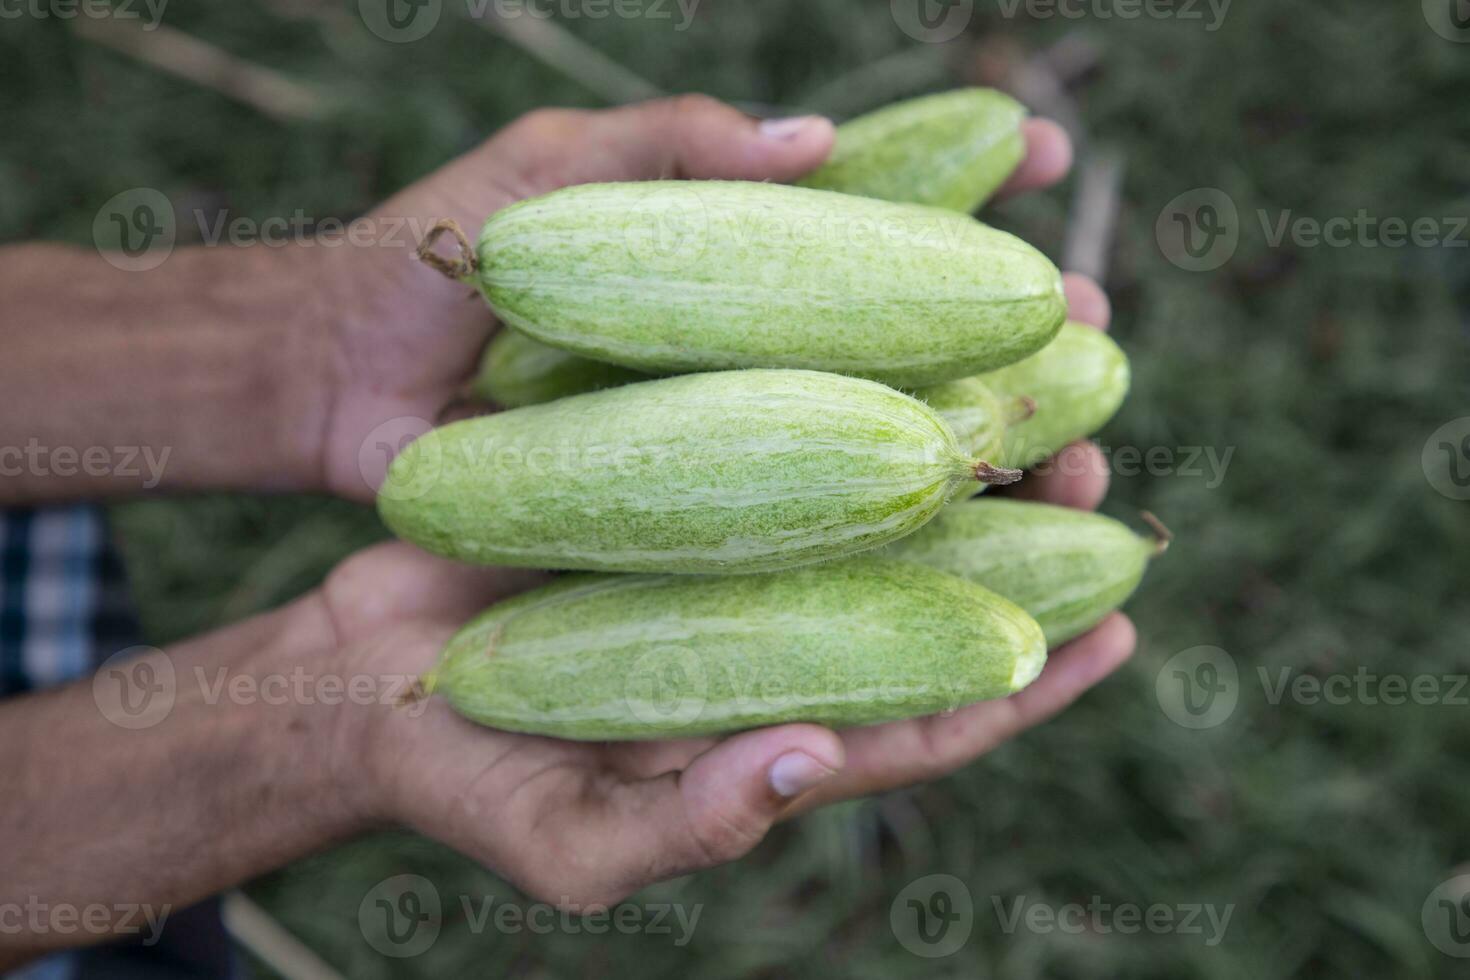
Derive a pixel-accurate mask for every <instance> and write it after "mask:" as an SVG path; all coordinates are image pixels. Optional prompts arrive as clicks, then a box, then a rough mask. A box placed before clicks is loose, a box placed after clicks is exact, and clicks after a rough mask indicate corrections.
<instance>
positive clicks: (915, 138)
mask: <svg viewBox="0 0 1470 980" xmlns="http://www.w3.org/2000/svg"><path fill="white" fill-rule="evenodd" d="M1025 118H1026V107H1025V106H1023V105H1021V104H1020V103H1019V102H1017V101H1016V100H1015V99H1012V98H1011V97H1010V96H1008V95H1004V94H1002V93H1000V92H997V91H995V90H994V89H986V88H969V89H958V90H956V91H953V92H941V93H939V94H937V95H926V96H923V97H921V98H917V99H909V100H907V101H904V102H897V103H894V104H893V105H889V106H884V107H883V108H881V109H878V110H876V111H874V112H870V113H868V114H866V115H863V116H859V117H858V118H856V119H853V120H851V121H849V122H845V123H843V124H842V125H841V126H838V127H837V140H836V143H835V145H834V146H833V149H832V155H831V156H830V157H829V158H828V160H827V162H826V163H825V164H823V165H822V166H821V167H820V168H818V169H817V170H816V171H814V172H812V173H810V174H808V175H807V176H806V177H805V178H803V179H802V181H801V185H802V186H803V187H817V188H822V189H825V190H833V191H841V192H843V193H844V194H862V195H864V196H866V197H877V198H882V199H883V200H885V201H908V202H911V203H914V204H928V205H932V206H934V207H941V208H948V209H950V210H952V211H961V212H964V213H966V214H969V213H971V212H973V211H975V210H976V209H978V208H979V207H980V205H982V204H984V203H985V202H986V201H987V200H989V198H990V195H991V194H993V193H995V191H996V189H997V188H999V187H1000V185H1001V184H1003V183H1005V181H1006V178H1008V177H1009V176H1010V175H1011V174H1012V173H1013V172H1014V171H1015V169H1016V167H1017V166H1018V165H1019V164H1020V162H1021V160H1022V159H1023V158H1024V157H1025V155H1026V141H1025V138H1024V137H1023V136H1022V135H1021V123H1022V121H1024V120H1025Z"/></svg>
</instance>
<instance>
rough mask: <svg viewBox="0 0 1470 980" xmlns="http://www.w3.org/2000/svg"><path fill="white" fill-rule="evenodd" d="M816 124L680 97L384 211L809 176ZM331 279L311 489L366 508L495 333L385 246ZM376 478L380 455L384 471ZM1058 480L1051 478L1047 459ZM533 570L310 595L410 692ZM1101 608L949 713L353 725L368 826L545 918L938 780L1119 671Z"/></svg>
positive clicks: (1097, 476)
mask: <svg viewBox="0 0 1470 980" xmlns="http://www.w3.org/2000/svg"><path fill="white" fill-rule="evenodd" d="M1025 135H1026V141H1027V156H1026V158H1025V161H1024V162H1023V164H1022V165H1021V167H1020V168H1019V169H1018V170H1017V172H1016V174H1015V175H1014V176H1013V177H1012V179H1011V180H1010V181H1009V182H1008V184H1007V185H1006V187H1005V188H1004V189H1003V193H1017V192H1021V191H1025V190H1030V189H1035V188H1039V187H1044V186H1047V185H1049V184H1052V183H1054V182H1056V181H1057V180H1059V179H1060V178H1061V177H1062V176H1064V175H1065V173H1066V171H1067V169H1068V167H1069V165H1070V162H1071V147H1070V144H1069V143H1068V141H1067V138H1066V136H1065V134H1064V133H1063V132H1062V131H1061V130H1060V129H1059V128H1058V127H1057V126H1055V125H1054V124H1052V123H1049V122H1046V121H1044V120H1031V121H1029V122H1027V123H1026V128H1025ZM831 141H832V128H831V124H830V123H829V122H827V121H826V120H824V119H820V118H815V117H807V118H799V119H791V120H782V121H779V122H777V123H768V124H762V123H760V122H758V121H756V120H753V119H750V118H748V117H746V116H745V115H743V114H741V113H739V112H738V111H736V110H734V109H732V108H730V107H729V106H726V105H723V104H721V103H718V102H715V101H713V100H710V99H706V98H701V97H683V98H678V99H673V100H667V101H660V102H652V103H647V104H643V105H637V106H632V107H628V108H622V109H615V110H610V111H605V112H580V111H565V110H550V111H541V112H536V113H533V114H531V115H529V116H526V117H525V118H523V119H521V120H519V121H518V122H516V123H514V124H512V125H511V126H509V127H507V128H506V129H505V130H503V131H502V132H500V133H499V134H497V135H496V136H495V137H493V138H492V139H491V140H489V141H488V142H487V143H485V144H484V145H483V146H481V147H480V148H478V149H477V150H475V151H473V152H471V153H469V154H467V155H466V156H464V157H462V158H460V159H458V160H456V161H454V162H453V163H451V164H449V165H448V166H447V167H445V168H444V169H442V170H440V171H439V172H437V173H435V174H433V175H431V176H430V177H428V178H426V179H424V180H423V181H421V182H420V183H419V184H416V185H415V186H413V187H411V188H410V189H408V190H407V191H405V192H403V193H402V194H400V195H398V196H397V197H395V198H393V199H392V200H390V201H388V202H387V203H385V204H384V205H383V206H382V208H380V209H379V211H378V212H377V214H378V215H379V216H381V217H385V218H386V217H410V218H414V219H416V220H418V221H419V222H420V223H421V226H427V223H429V222H431V221H432V220H434V219H437V218H440V217H452V218H454V219H455V220H457V221H458V222H459V223H460V224H461V225H463V226H464V227H466V228H474V227H478V225H479V223H480V222H482V221H483V220H484V219H485V217H486V216H488V215H489V214H491V213H492V212H494V211H495V210H497V209H498V208H502V207H505V206H506V205H508V204H511V203H513V202H515V201H517V200H520V199H523V198H526V197H530V196H534V195H537V194H541V193H545V192H547V191H550V190H553V189H555V188H558V187H562V186H567V185H570V184H576V183H585V182H590V181H608V180H643V179H654V178H726V179H748V180H774V181H789V180H792V179H795V178H797V177H799V176H800V175H802V174H803V173H805V172H806V171H808V170H810V169H812V168H813V167H815V166H817V165H818V164H819V163H821V162H822V160H823V159H824V158H825V157H826V155H827V153H828V152H829V150H830V147H831ZM352 263H353V266H352V268H350V269H346V268H344V269H343V270H341V271H340V272H339V273H338V274H337V275H338V278H337V280H336V281H337V283H338V287H337V288H339V289H340V290H341V291H342V293H341V302H342V303H343V304H344V309H345V310H346V315H345V317H344V318H343V320H342V321H341V325H340V328H339V337H338V348H339V362H340V363H339V365H338V371H339V378H338V380H337V383H336V388H335V390H334V395H333V408H332V412H331V415H330V419H331V421H330V424H329V425H328V430H327V438H326V445H327V451H326V456H325V464H324V465H325V469H326V472H327V474H328V481H329V485H330V486H332V487H333V489H335V490H336V491H337V492H339V493H342V494H344V495H346V496H349V497H357V498H362V497H365V496H367V495H368V493H369V492H370V490H371V487H372V485H373V479H374V475H373V474H372V473H371V472H365V467H364V456H363V452H362V447H363V445H364V442H365V440H367V439H368V435H369V433H371V432H372V431H373V430H374V429H375V428H377V427H379V426H381V425H382V424H383V423H384V422H385V421H386V420H388V419H391V418H394V417H400V416H409V417H417V418H422V419H429V420H432V419H435V418H438V417H439V416H440V415H441V413H443V412H444V410H445V409H446V407H447V406H449V405H450V404H451V403H452V402H453V401H454V400H455V398H456V393H457V392H458V391H459V389H460V387H461V386H462V384H463V382H464V381H465V380H466V378H467V377H468V376H469V375H470V374H471V373H472V371H473V370H474V367H475V361H476V357H477V354H478V352H479V350H480V348H481V347H482V345H483V344H484V342H485V340H486V338H487V337H488V335H489V333H490V331H491V330H492V329H493V326H494V321H493V318H492V317H491V315H490V313H489V312H488V310H487V309H486V308H485V306H484V304H483V303H482V302H481V301H480V300H479V298H478V297H476V296H473V295H470V294H469V292H468V291H467V290H463V289H458V288H453V287H447V286H446V284H445V282H444V281H443V280H442V279H441V278H440V277H438V276H436V275H433V274H432V273H431V272H430V271H429V270H427V269H425V268H423V267H422V266H421V265H419V264H417V263H414V262H411V261H409V260H408V257H407V253H406V252H405V251H404V250H400V249H374V250H372V251H371V252H370V253H369V254H368V255H367V256H366V257H364V256H363V255H362V254H357V255H353V256H352ZM1066 290H1067V296H1068V300H1069V304H1070V307H1071V316H1072V318H1073V319H1077V320H1081V321H1084V322H1088V323H1092V324H1094V325H1096V326H1098V327H1099V328H1104V329H1105V328H1106V326H1107V319H1108V305H1107V299H1106V297H1105V296H1104V295H1103V293H1102V291H1101V290H1100V289H1099V288H1098V287H1097V286H1096V284H1094V283H1092V282H1090V281H1089V280H1086V279H1083V278H1080V277H1074V276H1069V277H1067V280H1066ZM383 463H384V464H386V459H384V460H383ZM1062 464H1065V465H1062ZM1039 469H1040V470H1041V471H1042V473H1043V474H1044V475H1040V476H1036V477H1034V478H1032V479H1030V480H1028V481H1026V482H1025V483H1023V484H1022V485H1021V488H1020V489H1021V492H1022V493H1023V494H1025V495H1027V496H1030V497H1032V498H1035V499H1044V500H1049V501H1051V502H1054V503H1060V504H1065V505H1068V506H1076V507H1084V508H1089V509H1090V508H1092V507H1095V506H1096V505H1097V503H1098V502H1099V501H1100V500H1101V499H1102V497H1103V495H1104V493H1105V492H1106V489H1107V471H1106V468H1105V466H1104V465H1103V462H1102V457H1101V454H1100V453H1099V452H1098V450H1097V448H1096V447H1095V446H1093V445H1092V444H1090V443H1085V442H1083V443H1078V444H1075V445H1074V446H1071V447H1068V448H1067V449H1066V450H1065V451H1064V452H1063V454H1062V457H1061V458H1060V459H1059V460H1057V461H1053V463H1052V464H1051V465H1046V466H1043V467H1040V468H1039ZM541 579H542V576H540V575H539V574H538V573H532V572H523V571H514V570H506V569H474V568H467V567H464V566H460V565H455V564H453V563H450V562H446V561H442V560H440V559H437V558H433V557H431V556H428V555H425V554H423V553H422V552H419V551H417V550H416V549H414V548H412V547H410V546H408V545H404V544H389V545H384V546H381V547H379V548H375V549H372V550H370V551H367V552H364V553H362V554H360V555H358V556H356V557H354V558H352V559H350V560H349V561H348V562H346V563H345V564H344V565H343V566H341V567H340V568H339V569H338V570H337V571H336V572H335V573H334V574H333V575H332V576H331V578H330V579H329V580H328V582H327V583H326V585H325V586H324V589H323V592H322V599H323V601H324V602H325V603H326V606H327V608H328V610H329V612H330V617H331V620H332V622H333V624H334V626H335V629H336V632H337V638H338V645H339V647H340V648H341V650H342V651H343V654H342V655H343V656H344V657H346V658H347V659H348V660H349V663H348V665H347V666H348V667H349V668H350V669H352V670H371V671H374V672H380V673H389V674H400V675H401V674H410V675H416V674H418V673H420V672H422V671H424V670H426V669H428V667H429V666H430V665H431V664H432V662H433V660H434V658H435V656H436V654H437V652H438V650H439V649H440V648H441V646H442V645H443V643H444V641H445V640H446V639H447V638H448V637H449V636H450V635H451V634H452V633H453V632H454V630H455V629H457V628H458V627H459V626H460V625H461V624H463V623H464V622H465V621H466V620H467V619H468V618H470V617H471V616H472V615H474V614H475V613H477V612H478V611H480V610H481V609H483V608H484V607H485V606H487V605H489V604H490V603H492V602H493V601H495V600H496V599H498V598H502V597H504V596H506V595H509V594H512V593H514V592H517V591H521V590H523V589H525V588H527V587H529V586H531V585H534V584H536V583H537V582H538V581H540V580H541ZM1134 639H1135V637H1134V631H1133V627H1132V624H1131V623H1130V622H1129V621H1128V620H1127V618H1126V617H1124V616H1122V615H1120V614H1114V615H1112V616H1110V617H1109V618H1108V619H1106V620H1105V621H1104V622H1103V623H1102V624H1101V625H1099V626H1098V627H1097V628H1096V629H1095V630H1093V631H1092V632H1091V633H1089V634H1087V635H1085V636H1083V637H1080V638H1078V639H1076V640H1074V641H1072V642H1071V643H1069V644H1067V645H1066V646H1064V647H1062V648H1061V649H1059V650H1057V651H1055V652H1053V653H1052V655H1051V657H1050V660H1049V662H1048V664H1047V667H1046V669H1045V671H1043V673H1042V675H1041V676H1040V678H1038V679H1037V680H1036V681H1035V682H1034V683H1033V684H1032V685H1031V686H1030V687H1028V688H1026V689H1025V690H1023V691H1021V692H1019V693H1017V694H1015V695H1012V696H1011V697H1008V698H1005V699H1002V700H996V701H988V702H982V703H980V704H975V705H971V706H969V707H966V708H963V709H961V710H959V711H957V712H954V713H951V714H948V715H945V716H934V717H929V718H920V719H914V720H911V721H903V722H895V723H891V724H886V725H878V726H872V727H868V728H858V729H850V730H847V731H842V732H833V731H830V730H828V729H825V728H822V727H820V726H816V725H806V724H790V725H780V726H776V727H772V728H765V729H760V730H756V731H750V732H744V733H740V734H736V735H732V736H729V737H726V738H700V739H693V740H685V741H663V742H647V743H576V742H566V741H559V740H556V739H549V738H541V737H536V736H526V735H517V734H511V733H506V732H500V731H495V730H492V729H487V728H481V727H479V726H476V725H473V724H471V723H470V722H467V721H465V720H463V719H461V718H459V717H458V716H457V715H455V714H454V713H453V711H451V710H450V708H449V707H448V705H447V704H446V703H445V702H444V701H443V699H442V698H431V699H430V700H429V701H428V702H427V703H424V704H420V705H416V706H415V709H416V710H394V711H384V710H376V711H372V712H369V713H366V714H364V715H362V716H361V717H359V718H358V721H359V722H360V724H361V728H360V730H359V731H357V732H355V733H354V734H353V737H352V738H351V739H350V744H353V745H358V746H362V749H361V752H360V759H359V764H360V765H361V766H362V767H363V768H364V769H365V770H366V775H367V777H368V778H367V779H366V781H365V782H366V785H368V786H369V787H371V790H370V792H369V795H368V800H367V802H366V804H365V805H366V806H367V808H368V809H370V810H371V811H372V813H373V815H374V816H376V817H378V818H379V819H385V820H391V821H395V822H401V823H405V824H408V825H410V826H412V827H414V828H416V829H418V830H419V831H421V832H422V833H425V834H427V835H429V836H431V837H434V838H436V839H439V840H441V841H444V842H446V843H448V844H450V845H452V846H454V847H456V848H457V849H459V850H461V851H462V852H464V853H465V854H467V855H469V856H471V857H473V858H475V859H477V860H479V861H481V862H483V863H485V864H486V865H488V866H490V867H492V868H494V869H496V870H497V871H499V872H500V873H501V874H503V875H505V876H506V877H508V878H510V879H511V880H512V881H514V882H516V883H517V884H518V885H519V886H520V887H521V888H523V889H524V890H526V891H527V892H528V893H530V894H532V895H535V896H537V897H539V898H542V899H544V900H547V901H551V902H555V903H559V904H562V905H568V906H571V905H580V906H586V905H588V904H595V903H610V902H613V901H616V900H618V899H620V898H622V897H623V896H625V895H627V894H629V893H631V892H633V891H635V890H637V889H638V888H640V887H642V886H644V885H647V884H649V883H652V882H654V881H658V880H661V879H664V878H668V877H672V876H675V875H679V874H684V873H687V872H690V871H694V870H697V869H700V868H705V867H709V866H712V865H715V864H720V863H723V862H726V861H731V860H734V859H736V858H738V857H740V856H741V855H743V854H745V853H746V852H748V851H749V850H750V849H751V848H752V847H754V846H755V845H756V843H758V842H759V841H760V840H761V838H762V837H763V836H764V835H765V834H766V832H767V831H768V830H769V829H770V827H771V826H772V824H773V823H774V822H775V821H777V820H780V819H782V818H784V817H786V816H789V815H792V814H794V813H797V812H800V811H802V810H806V809H809V808H811V807H814V806H818V805H821V804H824V803H830V802H834V801H837V800H842V799H847V798H851V797H855V796H860V795H866V794H872V793H877V792H882V791H884V790H887V789H891V788H894V787H899V786H904V785H908V784H911V783H915V782H919V781H922V780H928V779H934V778H937V777H939V776H942V775H944V774H946V773H948V772H951V771H953V770H955V769H957V768H959V767H961V766H963V765H965V764H967V763H969V762H971V761H972V760H974V759H975V758H977V757H978V756H980V755H983V754H984V753H986V752H988V751H990V750H991V749H993V748H994V747H996V746H997V745H999V744H1000V743H1002V742H1004V741H1005V740H1007V739H1008V738H1010V737H1011V736H1013V735H1015V734H1017V733H1018V732H1021V731H1023V730H1025V729H1027V728H1029V727H1031V726H1032V725H1035V724H1037V723H1039V722H1041V721H1043V720H1045V719H1046V718H1049V717H1051V716H1052V715H1054V714H1055V713H1056V712H1058V711H1060V710H1061V709H1062V708H1064V707H1065V706H1066V705H1068V704H1069V703H1071V702H1072V701H1073V700H1074V699H1076V698H1077V697H1078V696H1079V695H1080V694H1082V693H1083V692H1084V691H1086V690H1087V689H1088V688H1089V687H1091V686H1092V685H1093V684H1095V683H1097V682H1098V681H1099V680H1101V679H1102V678H1103V677H1105V676H1107V675H1108V674H1109V673H1111V672H1112V671H1113V670H1114V669H1116V668H1117V667H1118V666H1119V665H1120V664H1122V663H1123V662H1124V661H1125V660H1126V659H1127V658H1128V656H1129V655H1130V654H1131V652H1132V650H1133V646H1134Z"/></svg>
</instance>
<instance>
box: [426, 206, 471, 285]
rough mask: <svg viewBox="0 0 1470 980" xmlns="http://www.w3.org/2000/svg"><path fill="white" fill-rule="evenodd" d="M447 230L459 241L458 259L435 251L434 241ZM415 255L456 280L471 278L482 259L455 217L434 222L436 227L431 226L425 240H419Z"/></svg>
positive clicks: (432, 267) (442, 273)
mask: <svg viewBox="0 0 1470 980" xmlns="http://www.w3.org/2000/svg"><path fill="white" fill-rule="evenodd" d="M446 231H447V232H449V234H451V235H453V236H454V239H455V241H456V242H458V243H459V257H458V258H456V259H448V258H445V257H444V256H442V255H440V254H439V253H437V252H435V251H434V243H435V242H437V241H438V240H439V236H440V235H443V234H444V233H445V232H446ZM414 255H415V256H417V257H418V260H419V261H420V262H422V263H424V264H425V265H427V266H428V267H429V268H431V269H436V270H438V271H439V273H440V274H441V275H444V276H445V277H447V278H449V279H454V280H456V281H458V280H461V279H467V278H469V277H470V275H472V274H473V273H474V272H475V271H476V270H478V269H479V268H480V260H479V258H478V257H477V256H476V255H475V247H474V246H473V245H471V244H470V238H469V236H468V235H466V234H465V233H464V229H463V228H461V227H460V226H459V222H457V221H455V220H454V219H453V218H441V219H439V220H438V221H436V222H434V227H432V228H430V229H429V233H428V234H427V235H425V236H424V240H423V241H422V242H419V247H418V249H417V250H416V251H415V252H414Z"/></svg>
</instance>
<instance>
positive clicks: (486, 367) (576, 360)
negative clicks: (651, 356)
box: [470, 328, 649, 408]
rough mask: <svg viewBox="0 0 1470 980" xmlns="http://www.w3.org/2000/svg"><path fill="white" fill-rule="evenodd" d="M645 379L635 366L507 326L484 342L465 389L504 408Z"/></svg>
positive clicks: (548, 400)
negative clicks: (549, 343)
mask: <svg viewBox="0 0 1470 980" xmlns="http://www.w3.org/2000/svg"><path fill="white" fill-rule="evenodd" d="M648 380H649V376H648V375H646V374H643V373H641V372H639V371H634V370H631V369H630V368H625V367H618V366H617V365H616V364H608V363H606V362H603V361H594V360H591V359H590V358H586V357H579V356H578V355H576V354H572V353H569V352H567V351H564V350H559V349H557V348H555V347H548V346H547V345H546V344H543V343H541V341H539V340H532V339H531V338H530V337H527V336H526V335H525V334H523V333H520V332H519V331H516V330H511V329H509V328H506V329H503V330H501V331H500V332H499V333H497V334H496V335H495V336H494V338H492V339H491V341H490V343H489V344H487V345H485V353H484V354H483V355H481V357H480V368H479V371H478V372H477V373H476V375H475V379H474V381H473V382H472V383H471V385H470V393H471V394H473V395H474V396H475V397H476V398H481V399H484V400H485V401H491V402H494V403H495V404H497V405H501V406H504V407H505V408H524V407H525V406H527V405H540V404H542V403H543V402H550V401H555V400H556V399H558V398H567V397H570V396H571V395H580V394H583V393H584V392H588V391H600V390H601V389H603V388H616V387H618V386H619V385H625V384H632V383H634V382H637V381H648Z"/></svg>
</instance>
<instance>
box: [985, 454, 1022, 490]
mask: <svg viewBox="0 0 1470 980" xmlns="http://www.w3.org/2000/svg"><path fill="white" fill-rule="evenodd" d="M973 472H974V474H975V479H977V480H979V481H980V482H981V483H988V484H990V485H991V486H993V487H1003V486H1005V485H1006V484H1007V483H1016V482H1017V481H1019V480H1020V479H1021V476H1022V473H1021V471H1020V470H1010V469H1006V468H1005V467H1003V466H992V465H990V464H989V463H987V462H985V460H983V459H982V460H980V461H979V462H978V463H976V464H975V467H974V470H973Z"/></svg>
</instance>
